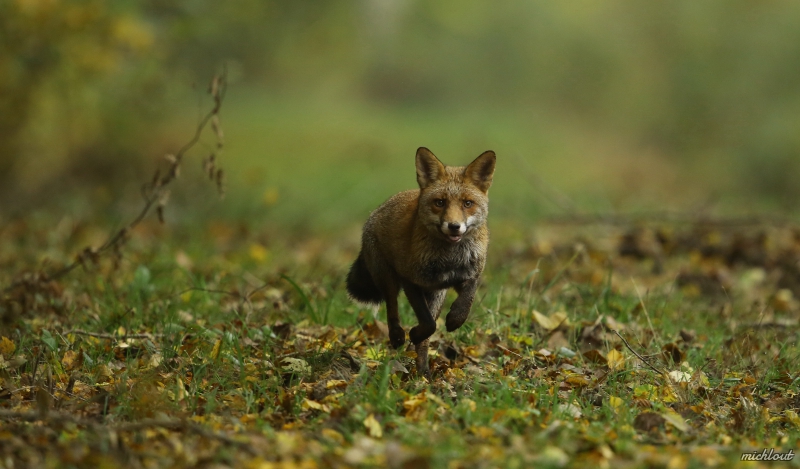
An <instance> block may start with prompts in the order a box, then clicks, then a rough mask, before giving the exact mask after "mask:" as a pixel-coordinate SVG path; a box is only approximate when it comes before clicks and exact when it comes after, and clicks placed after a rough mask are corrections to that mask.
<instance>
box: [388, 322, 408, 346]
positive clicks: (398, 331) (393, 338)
mask: <svg viewBox="0 0 800 469" xmlns="http://www.w3.org/2000/svg"><path fill="white" fill-rule="evenodd" d="M389 343H391V344H392V347H393V348H396V349H398V348H400V347H402V346H403V344H404V343H406V331H404V330H403V328H402V327H393V328H390V329H389Z"/></svg>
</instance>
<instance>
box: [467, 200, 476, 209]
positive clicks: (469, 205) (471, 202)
mask: <svg viewBox="0 0 800 469" xmlns="http://www.w3.org/2000/svg"><path fill="white" fill-rule="evenodd" d="M474 203H475V202H473V201H471V200H465V201H464V208H470V207H472V204H474Z"/></svg>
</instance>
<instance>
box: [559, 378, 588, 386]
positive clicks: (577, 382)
mask: <svg viewBox="0 0 800 469" xmlns="http://www.w3.org/2000/svg"><path fill="white" fill-rule="evenodd" d="M564 381H565V382H566V383H567V384H571V385H573V386H579V387H584V386H588V385H589V380H588V379H586V378H584V377H583V376H580V375H572V376H568V377H567V379H565V380H564Z"/></svg>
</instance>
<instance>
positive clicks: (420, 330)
mask: <svg viewBox="0 0 800 469" xmlns="http://www.w3.org/2000/svg"><path fill="white" fill-rule="evenodd" d="M434 332H436V324H434V325H433V327H425V326H423V325H422V324H420V325H418V326H414V327H412V328H411V330H410V331H408V338H409V339H411V342H412V343H413V344H414V345H417V344H419V343H420V342H422V341H423V340H425V339H427V338H428V337H430V336H432V335H433V333H434Z"/></svg>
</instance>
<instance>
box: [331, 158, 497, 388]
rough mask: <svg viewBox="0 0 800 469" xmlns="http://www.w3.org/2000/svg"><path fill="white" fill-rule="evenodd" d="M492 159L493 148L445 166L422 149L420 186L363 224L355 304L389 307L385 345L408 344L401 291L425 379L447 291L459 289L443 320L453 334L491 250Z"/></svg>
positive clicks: (351, 289)
mask: <svg viewBox="0 0 800 469" xmlns="http://www.w3.org/2000/svg"><path fill="white" fill-rule="evenodd" d="M496 161H497V156H496V155H495V153H494V152H493V151H491V150H489V151H485V152H483V153H481V154H480V156H478V157H477V158H476V159H475V160H474V161H472V162H471V163H470V164H469V165H467V166H466V167H464V166H445V165H444V164H443V163H442V162H441V161H439V159H438V158H437V157H436V156H435V155H434V154H433V153H432V152H431V151H430V150H429V149H427V148H425V147H420V148H419V149H418V150H417V153H416V172H417V184H418V185H419V189H412V190H407V191H404V192H400V193H398V194H395V195H394V196H392V197H391V198H389V199H388V200H387V201H386V202H384V203H383V204H382V205H380V206H379V207H378V208H377V209H375V210H374V211H373V212H372V213H371V214H370V216H369V218H368V219H367V221H366V223H365V224H364V228H363V230H362V234H361V250H360V252H359V254H358V257H357V258H356V260H355V262H353V264H352V266H351V267H350V270H349V272H348V274H347V280H346V287H347V292H348V294H349V296H350V298H351V299H352V300H355V301H356V302H359V303H364V304H372V305H380V304H382V303H385V304H386V318H387V324H388V328H389V342H390V344H391V346H392V347H394V348H395V349H398V348H400V347H402V346H403V344H405V342H406V332H405V330H404V329H403V327H402V325H401V324H400V316H399V313H398V302H397V299H398V296H399V294H400V291H403V292H405V295H406V298H407V299H408V302H409V304H410V305H411V308H412V309H413V310H414V314H415V316H416V318H417V322H418V324H417V325H416V326H414V327H412V328H411V329H410V330H409V333H408V337H409V339H410V340H411V342H412V343H413V344H414V346H415V348H416V352H417V358H416V367H417V374H418V375H421V376H425V377H426V378H430V370H429V367H428V339H429V338H430V336H431V335H433V333H434V332H436V320H437V319H438V318H439V313H440V310H441V308H442V305H443V303H444V299H445V295H446V293H447V289H449V288H453V289H454V290H455V291H456V293H457V294H458V296H457V298H456V299H455V300H454V301H453V303H452V305H451V307H450V311H449V312H448V314H447V317H446V318H445V327H446V328H447V331H448V332H452V331H454V330H456V329H458V328H459V327H461V326H462V325H463V324H464V322H465V321H466V320H467V317H468V316H469V313H470V310H471V309H472V303H473V301H474V299H475V292H476V291H477V288H478V285H479V283H480V280H481V275H482V274H483V269H484V266H485V265H486V253H487V249H488V247H489V228H488V226H487V224H486V223H487V217H488V215H489V188H490V187H491V185H492V179H493V177H494V169H495V164H496Z"/></svg>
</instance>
